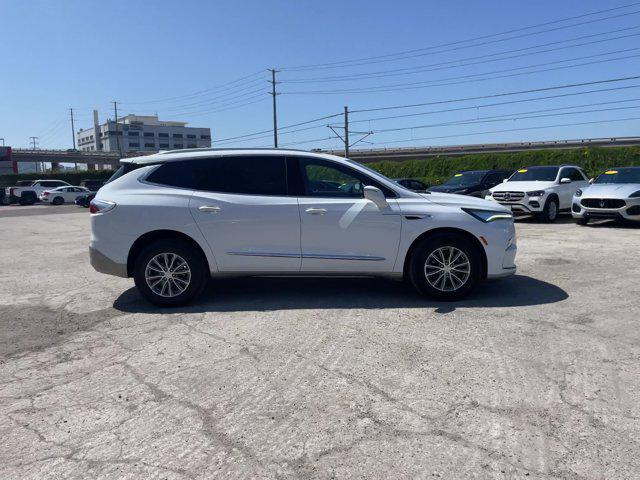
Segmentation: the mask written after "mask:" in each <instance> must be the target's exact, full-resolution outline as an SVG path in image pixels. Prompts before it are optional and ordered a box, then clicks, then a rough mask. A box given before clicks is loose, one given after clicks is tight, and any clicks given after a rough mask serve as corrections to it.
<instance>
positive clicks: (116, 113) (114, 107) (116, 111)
mask: <svg viewBox="0 0 640 480" xmlns="http://www.w3.org/2000/svg"><path fill="white" fill-rule="evenodd" d="M113 112H114V115H115V117H116V143H117V145H118V153H119V154H120V157H122V145H121V144H120V128H119V127H118V102H113ZM94 135H95V133H94Z"/></svg>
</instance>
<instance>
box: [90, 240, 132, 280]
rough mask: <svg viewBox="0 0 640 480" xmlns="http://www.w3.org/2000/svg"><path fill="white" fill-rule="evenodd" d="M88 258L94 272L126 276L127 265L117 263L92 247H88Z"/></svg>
mask: <svg viewBox="0 0 640 480" xmlns="http://www.w3.org/2000/svg"><path fill="white" fill-rule="evenodd" d="M89 260H90V262H91V266H92V267H93V268H94V270H95V271H96V272H100V273H106V274H107V275H115V276H116V277H123V278H127V277H128V275H127V265H126V264H122V263H117V262H114V261H113V260H111V259H110V258H108V257H106V256H105V255H103V254H102V253H100V252H99V251H98V250H96V249H95V248H93V247H89Z"/></svg>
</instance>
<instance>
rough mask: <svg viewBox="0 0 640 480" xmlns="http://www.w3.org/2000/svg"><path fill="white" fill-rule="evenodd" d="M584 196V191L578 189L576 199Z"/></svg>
mask: <svg viewBox="0 0 640 480" xmlns="http://www.w3.org/2000/svg"><path fill="white" fill-rule="evenodd" d="M638 193H640V192H638ZM581 196H582V190H580V189H578V190H576V197H581Z"/></svg>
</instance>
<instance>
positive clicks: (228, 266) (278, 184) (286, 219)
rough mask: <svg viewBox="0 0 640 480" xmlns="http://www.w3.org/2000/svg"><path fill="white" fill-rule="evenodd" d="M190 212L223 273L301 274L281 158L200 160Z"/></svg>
mask: <svg viewBox="0 0 640 480" xmlns="http://www.w3.org/2000/svg"><path fill="white" fill-rule="evenodd" d="M196 163H197V166H196V169H195V175H196V180H197V184H198V187H197V189H196V191H195V192H194V194H193V196H192V197H191V200H190V203H189V206H190V209H191V212H192V215H193V217H194V218H195V219H196V222H197V224H198V226H199V227H200V230H201V231H202V233H203V234H204V236H205V238H206V239H207V242H208V243H209V246H210V247H211V249H212V251H213V253H214V255H215V258H216V262H217V264H218V268H219V270H220V271H222V272H257V273H258V272H261V273H264V272H274V273H278V272H297V271H299V270H300V259H301V254H300V214H299V213H298V202H297V199H296V197H295V196H291V195H288V193H287V175H286V159H285V157H284V156H280V155H254V156H221V157H212V158H207V159H204V160H198V161H197V162H196Z"/></svg>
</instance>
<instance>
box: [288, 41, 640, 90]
mask: <svg viewBox="0 0 640 480" xmlns="http://www.w3.org/2000/svg"><path fill="white" fill-rule="evenodd" d="M638 50H640V48H628V49H624V50H616V51H612V52H606V53H599V54H594V55H587V56H584V57H574V58H571V59H566V60H557V61H554V62H545V63H539V64H535V65H527V66H524V67H516V68H509V69H503V70H494V71H493V72H484V73H478V74H473V75H462V76H457V77H447V78H441V79H437V80H429V81H424V82H410V83H398V84H390V85H378V86H373V87H363V88H352V89H342V90H331V91H298V92H296V91H294V92H283V93H285V94H287V95H336V94H343V93H382V92H397V91H404V90H416V89H421V88H429V87H444V86H450V85H459V84H462V83H472V82H476V81H487V80H497V79H502V78H510V77H517V76H520V75H531V74H533V73H542V72H551V71H555V70H562V69H565V68H575V67H582V66H586V65H595V64H600V63H607V62H614V61H618V60H627V59H629V58H636V57H638V56H640V55H627V56H622V57H617V58H608V59H603V60H594V61H589V62H583V63H577V64H573V65H564V66H559V67H552V68H543V69H539V70H532V71H530V72H520V73H512V74H508V75H497V76H493V77H487V78H477V77H482V76H485V75H494V74H496V73H506V72H514V71H518V70H524V69H527V68H536V67H542V66H548V65H555V64H558V63H565V62H570V61H575V60H584V59H590V58H595V57H601V56H605V55H613V54H615V53H623V52H632V51H638ZM448 80H461V81H457V82H447V81H448ZM436 82H444V83H436Z"/></svg>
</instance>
